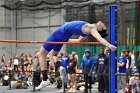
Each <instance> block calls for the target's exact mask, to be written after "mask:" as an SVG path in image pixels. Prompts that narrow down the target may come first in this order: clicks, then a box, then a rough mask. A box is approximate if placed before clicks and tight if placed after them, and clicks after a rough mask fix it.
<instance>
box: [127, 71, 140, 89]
mask: <svg viewBox="0 0 140 93" xmlns="http://www.w3.org/2000/svg"><path fill="white" fill-rule="evenodd" d="M134 75H139V73H137V72H136V73H134ZM134 78H135V76H132V77H131V78H130V79H129V86H130V91H131V89H132V84H134V82H135V79H134Z"/></svg>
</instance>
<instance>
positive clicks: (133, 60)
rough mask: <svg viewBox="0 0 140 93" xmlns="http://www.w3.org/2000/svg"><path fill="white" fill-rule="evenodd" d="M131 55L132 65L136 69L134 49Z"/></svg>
mask: <svg viewBox="0 0 140 93" xmlns="http://www.w3.org/2000/svg"><path fill="white" fill-rule="evenodd" d="M129 55H130V56H131V65H130V67H131V68H132V69H134V66H135V55H134V51H133V50H131V51H130V54H129Z"/></svg>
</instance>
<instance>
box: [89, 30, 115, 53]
mask: <svg viewBox="0 0 140 93" xmlns="http://www.w3.org/2000/svg"><path fill="white" fill-rule="evenodd" d="M91 35H92V36H94V37H95V38H96V39H97V40H98V41H99V42H101V43H102V44H103V45H105V46H107V47H109V48H110V49H111V50H113V51H114V50H116V47H115V46H113V45H111V44H110V43H109V42H108V41H106V40H105V39H104V38H102V37H101V35H100V34H99V33H98V31H97V30H96V29H91Z"/></svg>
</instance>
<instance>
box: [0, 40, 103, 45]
mask: <svg viewBox="0 0 140 93" xmlns="http://www.w3.org/2000/svg"><path fill="white" fill-rule="evenodd" d="M0 43H31V44H68V45H102V44H101V43H100V42H42V41H28V40H0Z"/></svg>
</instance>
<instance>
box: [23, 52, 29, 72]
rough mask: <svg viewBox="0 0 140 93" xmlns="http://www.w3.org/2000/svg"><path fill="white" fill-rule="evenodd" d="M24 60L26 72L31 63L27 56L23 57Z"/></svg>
mask: <svg viewBox="0 0 140 93" xmlns="http://www.w3.org/2000/svg"><path fill="white" fill-rule="evenodd" d="M23 59H24V69H25V70H24V71H26V70H27V66H28V65H29V61H28V58H27V55H26V54H24V55H23Z"/></svg>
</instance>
